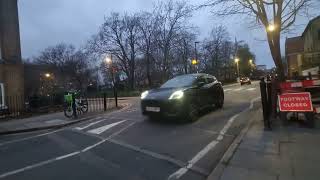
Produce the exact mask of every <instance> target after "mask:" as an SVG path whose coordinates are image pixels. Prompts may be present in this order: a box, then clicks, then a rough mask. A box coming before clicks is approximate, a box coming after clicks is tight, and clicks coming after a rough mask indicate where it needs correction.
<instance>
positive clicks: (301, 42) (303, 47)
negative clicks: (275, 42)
mask: <svg viewBox="0 0 320 180" xmlns="http://www.w3.org/2000/svg"><path fill="white" fill-rule="evenodd" d="M285 51H286V61H287V65H288V76H293V75H294V74H297V75H302V72H303V71H306V70H308V69H314V68H319V66H320V16H318V17H316V18H314V19H313V20H311V21H310V22H309V23H308V25H307V27H306V29H305V30H304V32H303V33H302V35H301V36H298V37H292V38H287V39H286V42H285Z"/></svg>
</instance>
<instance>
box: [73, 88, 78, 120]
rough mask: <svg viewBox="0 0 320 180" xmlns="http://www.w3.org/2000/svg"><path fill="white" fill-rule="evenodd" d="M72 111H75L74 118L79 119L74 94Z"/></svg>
mask: <svg viewBox="0 0 320 180" xmlns="http://www.w3.org/2000/svg"><path fill="white" fill-rule="evenodd" d="M72 111H73V117H74V118H78V115H77V107H76V97H75V94H74V93H72Z"/></svg>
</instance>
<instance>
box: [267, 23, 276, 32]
mask: <svg viewBox="0 0 320 180" xmlns="http://www.w3.org/2000/svg"><path fill="white" fill-rule="evenodd" d="M275 29H276V27H275V25H274V24H270V25H269V26H268V28H267V30H268V31H269V32H273V31H274V30H275Z"/></svg>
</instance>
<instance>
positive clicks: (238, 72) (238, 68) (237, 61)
mask: <svg viewBox="0 0 320 180" xmlns="http://www.w3.org/2000/svg"><path fill="white" fill-rule="evenodd" d="M239 61H240V59H239V58H235V59H234V62H235V63H236V64H237V74H238V81H239V80H240V67H239Z"/></svg>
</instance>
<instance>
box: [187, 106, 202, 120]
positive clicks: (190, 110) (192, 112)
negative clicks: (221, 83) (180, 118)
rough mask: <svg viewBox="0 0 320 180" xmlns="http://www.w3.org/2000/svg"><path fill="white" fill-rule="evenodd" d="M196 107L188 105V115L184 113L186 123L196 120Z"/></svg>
mask: <svg viewBox="0 0 320 180" xmlns="http://www.w3.org/2000/svg"><path fill="white" fill-rule="evenodd" d="M198 113H199V111H198V106H197V105H196V104H194V103H189V105H188V113H186V117H185V118H186V120H187V121H188V122H194V121H196V120H197V119H198Z"/></svg>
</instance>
